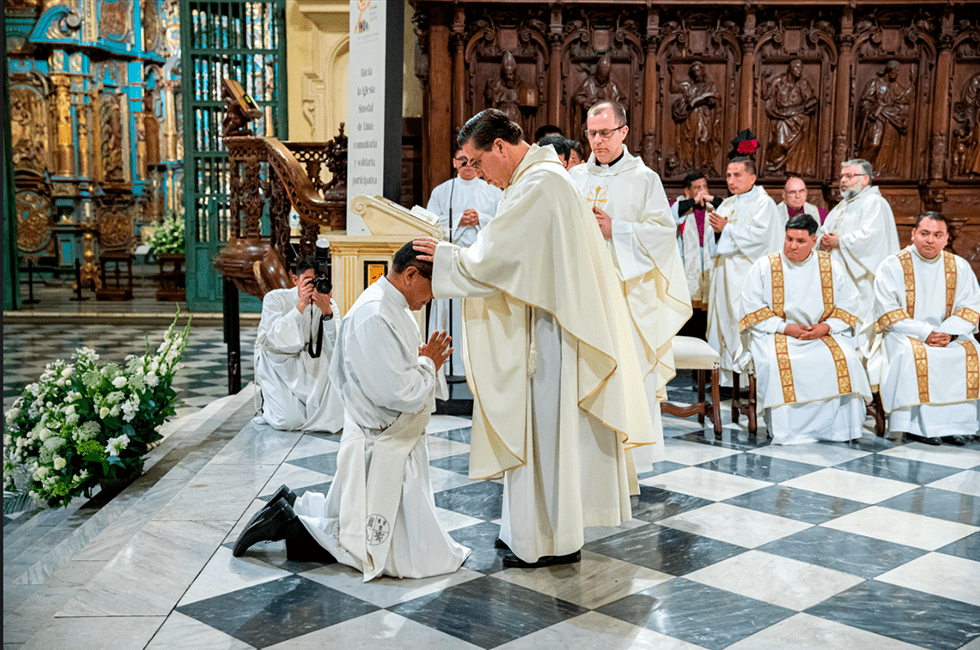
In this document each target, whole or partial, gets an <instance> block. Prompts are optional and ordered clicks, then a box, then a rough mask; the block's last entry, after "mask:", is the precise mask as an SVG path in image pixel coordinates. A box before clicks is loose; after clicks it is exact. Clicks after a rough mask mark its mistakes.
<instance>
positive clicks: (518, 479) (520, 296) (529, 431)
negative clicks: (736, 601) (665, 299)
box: [415, 109, 653, 568]
mask: <svg viewBox="0 0 980 650" xmlns="http://www.w3.org/2000/svg"><path fill="white" fill-rule="evenodd" d="M457 142H459V144H460V145H461V148H462V150H463V151H464V152H465V153H466V155H467V157H468V158H469V160H470V161H471V162H472V164H474V165H477V166H478V167H479V168H481V169H482V172H483V174H484V176H485V178H487V179H488V180H489V181H490V182H492V183H494V184H495V185H498V186H499V187H503V188H504V195H503V198H502V199H501V201H500V205H499V207H498V210H497V216H496V217H495V218H494V220H493V221H492V222H490V224H489V225H488V226H487V227H486V228H484V229H483V231H482V232H481V233H480V234H479V236H478V237H477V240H476V242H475V243H474V244H473V245H472V246H470V247H469V248H459V247H457V246H454V245H452V244H449V243H446V242H442V243H439V242H437V241H436V240H434V239H431V238H420V239H417V240H416V242H415V244H416V249H417V250H419V251H420V252H423V253H424V256H423V257H421V258H420V259H428V258H429V257H432V258H434V262H433V293H435V295H437V296H440V297H450V296H452V297H467V299H466V300H464V301H463V314H464V324H463V332H464V336H463V359H464V361H465V362H466V364H467V378H468V379H469V382H470V390H471V391H472V392H473V395H474V408H473V433H472V438H471V446H470V478H472V479H481V478H499V477H501V476H502V477H503V481H504V494H503V517H502V522H501V528H500V540H501V542H502V543H503V544H506V545H507V546H509V547H510V549H511V551H512V552H513V555H508V556H506V557H505V558H504V564H505V566H510V567H525V568H530V567H539V566H549V565H552V564H561V563H568V562H577V561H579V560H580V559H581V553H580V549H581V548H582V545H583V544H584V531H583V527H585V526H616V525H619V524H621V523H623V522H624V521H628V520H629V519H630V518H631V509H630V498H629V481H628V469H627V462H626V451H627V450H628V449H629V448H631V447H634V446H636V445H643V444H651V443H652V442H653V431H652V429H653V426H652V424H651V422H650V412H649V408H648V406H647V400H646V394H645V393H644V390H643V385H642V384H643V382H642V377H641V374H640V366H639V363H638V361H637V355H636V350H635V348H634V345H633V340H632V337H633V334H632V326H631V321H630V316H629V311H628V307H627V305H626V300H625V297H624V296H623V294H622V288H621V285H620V282H619V280H618V278H617V277H616V271H615V268H614V266H613V261H612V259H611V257H610V255H609V251H608V249H607V248H606V246H605V243H604V242H603V239H602V235H601V234H600V233H599V229H598V228H597V227H596V225H595V223H596V220H595V216H594V215H593V213H592V211H591V210H590V209H589V207H588V204H587V203H586V202H585V200H584V199H583V198H582V195H581V194H580V193H579V191H578V190H577V189H576V188H575V185H574V184H573V183H572V181H571V179H570V178H569V176H568V172H566V171H565V169H564V167H563V166H562V164H561V162H560V161H559V160H558V156H557V155H555V152H554V149H553V148H551V147H538V146H537V145H528V144H527V143H526V142H524V140H523V131H522V130H521V127H520V126H518V125H517V124H514V123H513V122H511V121H510V120H509V119H507V116H506V115H504V114H503V113H502V112H500V111H499V110H496V109H487V110H485V111H482V112H481V113H479V114H477V115H476V116H475V117H473V118H471V119H470V120H469V121H468V122H467V123H466V124H465V125H464V126H463V129H462V130H461V131H460V133H459V136H458V139H457Z"/></svg>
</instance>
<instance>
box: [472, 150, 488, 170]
mask: <svg viewBox="0 0 980 650" xmlns="http://www.w3.org/2000/svg"><path fill="white" fill-rule="evenodd" d="M485 153H486V151H481V152H480V155H479V156H477V157H476V158H470V162H469V165H470V167H471V168H473V169H480V162H481V161H482V160H483V154H485Z"/></svg>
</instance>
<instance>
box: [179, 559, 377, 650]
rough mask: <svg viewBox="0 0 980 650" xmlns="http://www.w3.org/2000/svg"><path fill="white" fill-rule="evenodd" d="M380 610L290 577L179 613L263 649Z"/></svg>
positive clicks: (218, 597) (325, 588)
mask: <svg viewBox="0 0 980 650" xmlns="http://www.w3.org/2000/svg"><path fill="white" fill-rule="evenodd" d="M378 609H379V608H378V607H377V606H375V605H372V604H370V603H366V602H364V601H363V600H360V599H358V598H354V597H353V596H348V595H347V594H345V593H342V592H340V591H337V590H336V589H331V588H330V587H326V586H324V585H321V584H319V583H317V582H313V581H312V580H307V579H306V578H303V577H301V576H297V575H293V576H289V577H286V578H280V579H278V580H273V581H272V582H265V583H263V584H261V585H255V586H253V587H248V588H246V589H240V590H238V591H233V592H231V593H227V594H222V595H221V596H215V597H213V598H208V599H207V600H202V601H198V602H196V603H191V604H189V605H184V606H182V607H178V608H177V611H178V612H180V613H182V614H185V615H187V616H190V617H191V618H194V619H196V620H198V621H201V622H202V623H205V624H207V625H210V626H211V627H213V628H216V629H218V630H221V631H222V632H224V633H225V634H228V635H230V636H233V637H235V638H236V639H239V640H241V641H244V642H245V643H249V644H251V645H253V646H255V647H257V648H264V647H266V646H270V645H273V644H276V643H281V642H282V641H287V640H289V639H293V638H296V637H298V636H301V635H303V634H309V633H310V632H315V631H316V630H320V629H323V628H325V627H330V626H331V625H336V624H338V623H342V622H344V621H346V620H349V619H352V618H356V617H358V616H363V615H364V614H368V613H370V612H373V611H376V610H378Z"/></svg>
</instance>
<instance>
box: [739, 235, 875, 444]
mask: <svg viewBox="0 0 980 650" xmlns="http://www.w3.org/2000/svg"><path fill="white" fill-rule="evenodd" d="M857 306H858V304H857V292H856V291H855V290H854V286H853V285H852V284H851V282H850V279H849V278H848V277H847V274H846V273H844V271H843V269H841V268H840V267H839V266H837V265H836V264H832V263H831V259H830V254H829V253H822V252H821V253H818V252H816V251H814V252H811V253H810V256H809V257H808V258H807V259H806V260H804V261H803V262H801V263H800V264H794V263H793V262H791V261H789V259H787V258H786V255H784V254H783V253H772V254H770V255H767V256H766V257H763V258H762V259H760V260H759V261H758V262H756V263H755V264H753V265H752V268H751V269H750V270H749V275H748V278H746V280H745V286H744V287H743V288H742V310H743V311H744V316H743V317H742V320H741V322H740V323H739V327H740V329H741V330H742V337H743V344H744V345H745V346H746V347H747V348H748V352H749V353H750V354H751V359H752V361H753V362H754V363H755V374H756V381H757V384H756V386H757V390H758V396H759V405H760V407H761V408H764V409H766V412H765V418H766V427H767V428H768V429H769V434H770V435H771V436H772V442H773V444H776V445H793V444H799V443H804V442H816V441H818V440H831V441H834V442H844V441H847V440H854V439H856V438H860V437H861V435H862V431H861V429H862V427H863V425H864V420H865V416H866V413H867V410H866V407H865V401H866V400H868V401H870V400H871V386H870V385H869V384H868V375H867V373H866V372H865V370H864V364H863V358H862V356H861V355H860V354H859V353H858V351H857V349H856V348H855V343H854V339H853V336H852V329H853V327H854V325H855V324H856V323H857V318H856V317H855V316H854V310H855V309H856V308H857ZM787 323H796V324H799V325H816V324H817V323H826V324H827V325H828V326H830V335H828V336H824V337H822V338H819V339H816V340H812V341H803V340H800V339H797V338H793V337H792V336H787V335H786V334H784V333H783V332H784V331H785V329H786V324H787ZM747 361H748V356H747V355H745V354H743V355H741V357H740V359H739V364H738V365H739V366H740V367H741V366H744V365H745V364H746V362H747Z"/></svg>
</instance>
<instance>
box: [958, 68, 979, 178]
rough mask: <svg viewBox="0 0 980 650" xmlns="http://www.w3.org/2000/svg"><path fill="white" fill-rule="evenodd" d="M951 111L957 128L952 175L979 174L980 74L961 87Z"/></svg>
mask: <svg viewBox="0 0 980 650" xmlns="http://www.w3.org/2000/svg"><path fill="white" fill-rule="evenodd" d="M953 106H954V109H953V119H954V120H956V121H957V122H958V123H959V126H958V127H957V128H956V130H955V131H953V136H954V137H955V138H956V145H955V149H954V152H953V170H954V173H955V174H957V175H961V176H966V175H969V174H980V124H978V123H977V119H978V118H980V72H978V73H977V74H975V75H973V76H972V77H970V79H969V80H967V82H966V84H965V85H964V86H963V92H962V93H961V94H960V101H958V102H956V103H955V104H954V105H953Z"/></svg>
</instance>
